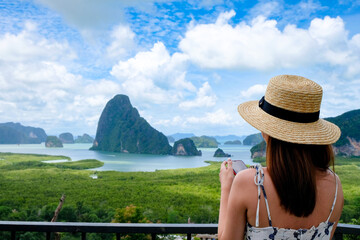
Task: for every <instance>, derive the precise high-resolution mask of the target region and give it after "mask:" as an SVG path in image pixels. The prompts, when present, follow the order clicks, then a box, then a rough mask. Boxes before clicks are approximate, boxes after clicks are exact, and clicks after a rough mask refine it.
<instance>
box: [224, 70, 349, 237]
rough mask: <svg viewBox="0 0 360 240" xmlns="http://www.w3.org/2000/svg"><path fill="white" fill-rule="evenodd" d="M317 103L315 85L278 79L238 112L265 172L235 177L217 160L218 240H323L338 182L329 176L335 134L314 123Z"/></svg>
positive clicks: (338, 207) (337, 208)
mask: <svg viewBox="0 0 360 240" xmlns="http://www.w3.org/2000/svg"><path fill="white" fill-rule="evenodd" d="M321 99H322V88H321V86H320V85H318V84H317V83H315V82H313V81H311V80H309V79H307V78H304V77H301V76H295V75H279V76H276V77H273V78H271V79H270V81H269V84H268V86H267V88H266V92H265V95H264V96H263V97H262V98H261V99H260V100H259V101H249V102H245V103H242V104H240V105H239V106H238V112H239V114H240V115H241V116H242V117H243V118H244V120H245V121H247V122H248V123H250V124H251V125H252V126H253V127H255V128H256V129H258V130H260V131H261V132H262V134H263V137H264V140H265V141H266V165H267V167H268V168H265V169H261V168H260V167H258V170H259V171H260V175H255V173H256V172H257V171H256V170H254V169H252V170H251V169H249V170H245V171H243V172H240V173H239V174H238V175H237V176H236V177H235V178H234V175H233V172H232V161H231V160H229V161H224V162H223V164H222V165H221V168H220V182H221V200H220V212H219V227H218V233H219V239H222V240H223V239H242V238H243V237H244V235H245V236H247V237H251V236H252V237H253V238H248V239H299V238H301V237H303V239H321V238H323V236H325V238H324V239H330V237H331V233H333V231H334V229H335V228H336V224H337V223H338V221H339V219H340V215H341V211H342V207H343V193H342V188H341V183H340V180H339V179H338V178H337V177H336V176H335V174H333V173H332V172H331V171H330V170H329V166H331V164H333V161H334V152H333V149H332V144H334V143H335V142H336V141H337V140H338V139H339V137H340V135H341V131H340V129H339V127H337V126H336V125H334V124H333V123H330V122H328V121H326V120H323V119H320V118H319V116H320V105H321ZM254 176H255V181H254ZM260 176H261V177H260ZM336 183H338V184H336ZM336 186H337V187H336ZM336 189H338V191H337V192H336ZM265 199H267V201H265ZM334 199H337V201H335V204H333V203H334ZM266 203H268V204H266ZM333 205H334V208H333V207H332V206H333ZM332 209H333V210H332ZM286 229H287V230H286ZM255 231H256V233H255ZM278 233H279V234H278ZM280 233H282V234H280ZM299 234H300V237H299ZM304 235H306V236H305V237H304Z"/></svg>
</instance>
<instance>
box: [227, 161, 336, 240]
mask: <svg viewBox="0 0 360 240" xmlns="http://www.w3.org/2000/svg"><path fill="white" fill-rule="evenodd" d="M263 171H264V177H263V186H264V191H265V193H266V197H267V201H268V206H269V214H270V217H271V223H269V216H268V211H267V208H266V202H265V197H264V193H263V190H262V189H261V198H260V203H259V225H258V227H256V213H257V208H258V206H257V204H258V201H257V199H258V185H256V184H255V183H254V176H255V174H256V170H255V169H249V170H247V171H244V172H241V173H240V174H239V176H237V177H236V178H235V180H234V184H235V185H234V186H236V185H238V186H241V185H242V186H244V184H245V185H247V187H245V188H244V187H242V189H243V190H239V191H240V192H239V195H244V193H246V196H247V197H246V199H244V198H241V197H240V198H239V201H240V202H241V201H244V200H245V201H246V202H245V206H246V209H247V211H246V218H247V219H246V221H247V223H248V224H247V226H246V228H247V229H244V230H245V231H247V234H248V236H251V235H252V236H258V235H259V234H260V235H261V234H268V233H274V230H273V227H274V228H275V231H278V230H279V229H295V230H299V229H307V230H310V229H311V228H315V230H316V228H317V227H319V224H320V223H322V225H323V230H325V229H326V228H328V227H331V229H332V225H333V223H335V224H336V223H337V222H338V221H339V218H340V215H341V210H342V205H343V193H342V190H341V183H340V180H339V179H337V180H335V175H334V174H333V173H332V172H331V171H330V170H328V171H326V172H322V171H317V173H316V186H317V194H316V205H315V208H314V210H313V212H312V213H311V214H310V215H309V216H307V217H296V216H295V215H292V214H290V213H289V212H287V211H286V210H285V209H284V208H283V207H282V206H281V205H280V198H279V196H278V194H277V192H276V189H275V186H274V184H273V182H272V180H271V177H270V174H269V173H268V171H267V169H266V168H263ZM242 175H244V176H242ZM244 181H245V182H244ZM299 184H301V183H299ZM336 184H338V187H337V189H338V190H336ZM241 192H242V193H241ZM336 192H337V194H336V199H335V193H336ZM334 200H336V201H335V205H334V209H333V211H332V213H331V208H332V205H333V203H334ZM330 214H331V215H330ZM329 216H330V219H329V224H328V222H327V220H328V218H329ZM269 224H271V225H272V227H270V228H269ZM335 226H336V225H335ZM320 227H321V226H320ZM334 229H335V228H334ZM285 232H287V233H293V232H294V231H291V230H290V231H287V230H285ZM295 232H296V231H295ZM303 232H304V231H303ZM312 232H315V231H312ZM304 233H305V232H304ZM269 235H270V234H269ZM295 235H296V234H295ZM292 237H294V236H292ZM249 239H254V238H249ZM290 239H297V238H295V237H294V238H290Z"/></svg>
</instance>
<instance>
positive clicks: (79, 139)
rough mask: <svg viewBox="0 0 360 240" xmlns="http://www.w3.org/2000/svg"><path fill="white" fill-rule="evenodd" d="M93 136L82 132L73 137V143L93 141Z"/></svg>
mask: <svg viewBox="0 0 360 240" xmlns="http://www.w3.org/2000/svg"><path fill="white" fill-rule="evenodd" d="M93 142H94V138H92V137H91V136H90V135H89V134H86V133H84V134H83V135H82V136H78V137H77V138H76V139H75V143H93Z"/></svg>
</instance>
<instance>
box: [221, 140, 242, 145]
mask: <svg viewBox="0 0 360 240" xmlns="http://www.w3.org/2000/svg"><path fill="white" fill-rule="evenodd" d="M224 145H241V141H240V140H234V141H226V142H225V143H224Z"/></svg>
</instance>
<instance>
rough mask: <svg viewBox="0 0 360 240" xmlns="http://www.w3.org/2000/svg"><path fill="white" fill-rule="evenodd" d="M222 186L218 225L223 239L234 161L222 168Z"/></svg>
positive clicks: (219, 236)
mask: <svg viewBox="0 0 360 240" xmlns="http://www.w3.org/2000/svg"><path fill="white" fill-rule="evenodd" d="M219 178H220V184H221V198H220V212H219V223H218V238H219V239H222V234H223V232H224V228H225V222H226V212H227V209H228V199H229V195H230V189H231V185H232V183H233V180H234V173H233V170H232V161H231V159H228V161H224V162H223V163H222V164H221V167H220V174H219Z"/></svg>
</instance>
